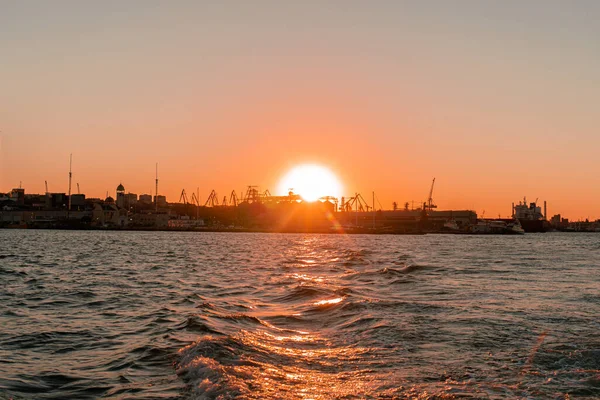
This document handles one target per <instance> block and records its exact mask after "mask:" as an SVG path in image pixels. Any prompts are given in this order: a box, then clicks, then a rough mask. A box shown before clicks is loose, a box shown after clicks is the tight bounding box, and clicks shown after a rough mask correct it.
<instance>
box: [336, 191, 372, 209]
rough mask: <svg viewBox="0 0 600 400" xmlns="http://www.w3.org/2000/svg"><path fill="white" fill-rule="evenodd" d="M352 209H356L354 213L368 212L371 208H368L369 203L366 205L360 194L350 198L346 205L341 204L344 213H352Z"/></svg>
mask: <svg viewBox="0 0 600 400" xmlns="http://www.w3.org/2000/svg"><path fill="white" fill-rule="evenodd" d="M353 208H356V210H355V211H361V212H362V211H367V212H368V211H369V209H370V208H371V206H369V203H367V201H366V200H365V199H364V198H363V197H362V195H361V194H360V193H356V195H355V196H354V197H350V198H349V199H348V201H347V202H346V203H343V204H342V209H343V210H344V211H352V209H353Z"/></svg>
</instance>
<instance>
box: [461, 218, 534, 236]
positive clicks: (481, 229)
mask: <svg viewBox="0 0 600 400" xmlns="http://www.w3.org/2000/svg"><path fill="white" fill-rule="evenodd" d="M471 233H473V234H476V235H490V234H491V235H522V234H524V233H525V230H524V229H523V228H522V227H521V224H520V223H519V220H518V219H516V218H515V219H495V220H491V219H480V220H478V221H477V224H475V225H473V226H472V227H471Z"/></svg>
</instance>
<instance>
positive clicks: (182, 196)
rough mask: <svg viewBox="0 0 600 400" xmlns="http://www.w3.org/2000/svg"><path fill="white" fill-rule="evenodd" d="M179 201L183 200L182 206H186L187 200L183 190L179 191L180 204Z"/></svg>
mask: <svg viewBox="0 0 600 400" xmlns="http://www.w3.org/2000/svg"><path fill="white" fill-rule="evenodd" d="M181 200H183V204H185V205H188V204H189V202H188V198H187V193H186V192H185V189H182V190H181V196H179V202H180V203H181Z"/></svg>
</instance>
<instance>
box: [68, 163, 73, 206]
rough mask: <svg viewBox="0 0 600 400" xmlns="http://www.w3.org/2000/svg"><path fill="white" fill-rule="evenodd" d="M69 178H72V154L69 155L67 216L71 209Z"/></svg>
mask: <svg viewBox="0 0 600 400" xmlns="http://www.w3.org/2000/svg"><path fill="white" fill-rule="evenodd" d="M71 178H73V154H72V153H71V155H70V156H69V208H67V217H68V216H69V212H70V211H71Z"/></svg>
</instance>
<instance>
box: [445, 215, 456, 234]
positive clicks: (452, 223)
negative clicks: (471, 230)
mask: <svg viewBox="0 0 600 400" xmlns="http://www.w3.org/2000/svg"><path fill="white" fill-rule="evenodd" d="M459 231H460V227H459V226H458V224H457V223H456V220H455V219H454V218H452V219H450V220H448V221H446V222H445V223H444V226H442V232H459Z"/></svg>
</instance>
